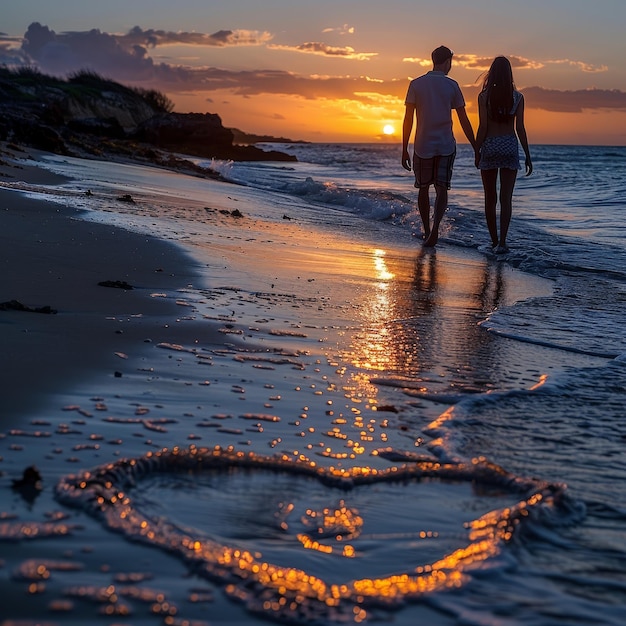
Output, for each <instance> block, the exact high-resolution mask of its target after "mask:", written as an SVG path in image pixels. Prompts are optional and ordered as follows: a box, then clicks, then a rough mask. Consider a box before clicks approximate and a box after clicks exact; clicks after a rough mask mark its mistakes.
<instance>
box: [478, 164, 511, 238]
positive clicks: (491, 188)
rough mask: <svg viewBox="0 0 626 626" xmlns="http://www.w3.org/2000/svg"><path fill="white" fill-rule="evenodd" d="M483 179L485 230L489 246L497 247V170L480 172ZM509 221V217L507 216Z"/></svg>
mask: <svg viewBox="0 0 626 626" xmlns="http://www.w3.org/2000/svg"><path fill="white" fill-rule="evenodd" d="M480 175H481V176H482V179H483V189H484V192H485V219H486V220H487V228H488V229H489V236H490V237H491V245H492V246H497V245H498V224H497V221H496V204H497V202H498V193H497V190H496V181H497V179H498V170H480ZM509 219H510V215H509Z"/></svg>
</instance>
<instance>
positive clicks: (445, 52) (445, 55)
mask: <svg viewBox="0 0 626 626" xmlns="http://www.w3.org/2000/svg"><path fill="white" fill-rule="evenodd" d="M453 54H454V52H452V50H450V48H447V47H446V46H439V47H438V48H435V50H433V52H432V54H431V55H430V56H431V57H432V60H433V63H434V64H435V65H441V64H442V63H445V62H446V61H447V60H448V59H451V58H452V55H453Z"/></svg>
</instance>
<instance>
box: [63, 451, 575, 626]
mask: <svg viewBox="0 0 626 626" xmlns="http://www.w3.org/2000/svg"><path fill="white" fill-rule="evenodd" d="M237 470H245V471H247V472H251V471H252V472H258V471H266V472H267V471H270V472H274V473H276V474H284V473H287V474H289V475H291V476H300V477H303V478H306V479H307V480H314V481H316V483H319V484H320V485H322V486H323V487H324V488H333V489H335V490H336V489H339V490H341V493H343V494H346V500H347V499H348V496H349V495H350V494H351V493H352V492H353V491H354V490H356V489H358V488H359V487H363V486H368V485H369V486H373V485H378V486H380V485H383V484H385V483H386V484H387V485H393V484H398V483H417V484H423V483H424V482H425V481H430V480H439V481H441V482H442V483H448V484H450V483H457V484H458V483H471V484H472V485H473V486H474V487H476V486H477V485H478V486H480V487H482V488H484V489H491V490H494V489H496V490H498V491H499V492H502V493H507V494H510V495H513V496H514V500H515V503H514V504H513V505H511V506H506V507H504V508H501V509H498V510H492V511H489V512H487V513H486V514H483V515H480V516H479V517H477V518H476V519H474V520H472V521H470V522H467V523H466V529H467V532H466V539H464V540H463V541H459V543H460V544H461V545H459V546H458V547H456V548H454V549H452V550H450V551H448V552H446V553H445V554H442V555H441V556H440V557H439V558H436V559H433V560H432V561H431V562H428V563H406V566H405V567H403V570H402V571H401V572H398V573H395V574H391V575H383V576H371V577H360V578H354V579H351V580H345V581H338V582H329V581H327V580H324V579H323V578H322V577H321V576H320V575H315V574H313V573H311V572H309V571H306V570H305V569H302V568H297V567H289V566H281V565H277V564H274V563H271V562H268V561H266V560H264V558H263V555H262V554H261V553H260V552H259V551H258V550H256V549H251V548H250V547H249V546H248V547H246V545H242V544H244V542H239V545H237V541H234V540H215V539H214V538H213V537H211V536H208V535H207V534H206V533H196V532H193V529H189V528H185V527H181V525H180V524H177V523H173V522H172V521H171V520H168V519H163V516H160V515H152V514H147V513H145V512H143V509H142V506H141V505H137V504H136V502H135V501H134V499H133V496H132V493H133V490H134V489H136V488H138V486H139V485H140V483H141V482H142V481H146V480H148V479H150V478H154V477H155V476H159V475H184V476H202V475H203V474H206V473H208V472H213V473H215V472H224V473H228V472H231V473H232V472H233V471H237ZM564 493H565V492H564V487H563V486H559V485H551V484H549V483H546V482H544V481H539V480H533V479H521V478H519V477H515V476H513V475H512V474H509V473H508V472H506V471H504V470H503V469H502V468H500V467H498V466H496V465H494V464H491V463H488V462H487V461H485V460H484V459H476V460H474V461H472V462H471V463H467V464H465V463H448V464H444V463H440V462H437V461H432V462H429V461H420V462H411V463H405V464H402V465H394V466H392V467H389V468H387V469H384V470H377V469H372V468H368V467H352V468H341V469H338V468H333V467H319V466H317V465H316V464H315V463H313V462H310V461H299V460H294V459H291V458H288V457H286V456H264V455H260V454H256V453H253V452H246V453H244V452H240V451H237V450H235V449H234V448H227V449H224V448H221V447H215V448H197V447H195V446H190V447H188V448H172V449H163V450H161V451H159V452H150V453H148V454H146V455H144V456H143V457H140V458H137V459H127V460H120V461H117V462H115V463H111V464H106V465H101V466H98V467H96V468H94V469H92V470H89V471H84V472H82V473H80V474H78V475H71V476H66V477H65V478H63V479H62V480H61V481H60V482H59V483H58V485H57V487H56V497H57V499H58V500H59V501H61V502H62V503H64V504H67V505H71V506H75V507H80V508H82V509H84V510H86V511H87V512H89V513H90V514H92V515H94V516H96V517H98V518H99V519H100V520H101V521H102V522H103V523H104V524H105V525H106V527H107V528H109V529H110V530H113V531H116V532H120V533H122V534H123V535H125V536H126V537H128V538H129V539H133V540H136V541H142V542H145V543H146V544H148V545H151V546H155V547H158V548H160V549H163V550H166V551H168V552H170V553H172V554H174V555H176V556H177V557H179V558H181V559H183V560H184V561H185V562H186V563H188V565H189V566H190V568H193V571H194V572H195V573H197V574H199V575H202V576H205V577H207V578H209V579H211V580H212V581H214V582H216V583H218V584H220V585H222V587H223V589H224V591H225V593H226V594H228V595H229V596H230V597H231V598H233V599H235V600H237V601H240V602H242V603H243V604H244V605H245V606H246V607H247V609H248V610H250V611H252V612H256V613H259V614H262V615H263V616H264V617H266V618H270V619H277V620H281V621H292V622H294V621H295V622H298V621H311V620H318V621H321V622H324V623H329V622H335V621H337V622H346V621H351V622H362V621H364V620H366V619H367V618H368V616H369V614H370V609H371V608H372V607H386V608H390V609H393V608H398V607H400V606H402V605H403V604H405V603H406V602H409V601H411V600H417V599H419V598H421V597H422V596H423V595H424V594H426V593H432V592H435V591H438V590H444V589H449V588H454V587H459V586H461V585H463V584H464V583H465V582H466V581H467V580H468V578H469V573H468V572H469V570H470V568H472V567H476V566H477V565H478V564H481V563H483V562H485V561H487V560H488V559H492V558H493V557H495V556H496V555H498V554H499V553H500V552H501V551H502V549H503V547H504V546H505V545H506V543H507V542H509V541H510V540H511V539H512V538H513V536H514V535H515V534H516V533H517V532H518V530H519V529H520V527H521V526H522V525H523V524H526V523H528V522H529V521H530V520H532V519H536V518H537V517H538V516H541V515H546V514H549V513H550V512H551V511H554V510H556V509H558V508H559V506H560V504H561V503H562V501H563V498H564ZM517 498H519V499H517ZM284 506H285V507H286V508H285V509H284V511H283V513H284V519H283V521H282V522H280V523H281V524H283V525H284V527H285V529H286V528H287V526H288V524H287V522H286V521H285V520H287V517H288V514H289V512H290V510H289V507H290V506H291V504H290V503H289V502H286V503H285V504H284ZM299 525H300V526H301V528H300V532H298V533H296V536H297V540H298V541H299V542H300V545H301V547H302V548H303V549H308V550H317V551H319V552H321V553H325V552H326V553H334V554H335V555H338V556H340V557H342V558H347V559H349V558H354V557H355V556H356V554H355V548H354V545H353V544H354V540H356V539H357V538H358V536H359V534H360V532H361V529H362V526H363V519H362V518H361V516H360V514H359V512H358V510H357V509H355V508H354V507H352V506H350V505H349V504H346V502H345V501H344V500H343V499H341V500H340V501H339V503H338V504H337V505H336V506H334V507H333V506H330V507H322V508H320V509H318V510H316V509H309V510H307V512H306V513H305V514H303V515H301V518H300V522H299ZM246 543H247V542H246ZM233 544H235V545H233ZM365 563H366V561H365ZM364 569H365V570H366V569H367V568H366V567H364V566H362V567H360V569H359V570H358V571H359V573H363V570H364Z"/></svg>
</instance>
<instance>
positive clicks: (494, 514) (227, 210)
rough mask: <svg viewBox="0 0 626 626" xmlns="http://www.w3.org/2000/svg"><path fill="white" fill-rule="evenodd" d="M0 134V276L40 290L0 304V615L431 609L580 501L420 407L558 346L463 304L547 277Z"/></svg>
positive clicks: (509, 383)
mask: <svg viewBox="0 0 626 626" xmlns="http://www.w3.org/2000/svg"><path fill="white" fill-rule="evenodd" d="M6 150H7V152H5V154H4V160H5V164H4V165H3V166H2V170H1V172H2V175H3V177H2V183H3V186H4V187H5V188H3V189H0V232H1V233H2V240H3V244H4V245H3V246H2V250H3V251H2V259H3V267H4V269H5V271H4V272H3V281H2V284H3V293H2V296H1V297H0V300H2V301H3V302H10V301H18V302H19V303H21V304H23V305H25V306H27V307H29V308H32V309H38V308H41V307H50V309H52V310H53V311H54V312H52V311H50V312H48V310H47V309H46V310H44V312H37V311H25V310H15V309H11V308H9V310H2V311H0V316H1V319H0V328H1V329H2V342H3V351H2V356H1V357H0V358H2V371H3V384H2V388H3V393H2V400H1V407H2V408H1V410H0V414H1V416H2V424H1V429H2V433H1V436H0V437H1V438H0V457H1V459H2V461H1V464H0V471H1V472H2V475H1V480H2V491H3V498H2V507H1V509H2V520H1V523H2V526H1V528H2V532H1V533H0V540H1V543H0V545H1V546H2V555H1V557H0V559H1V564H2V568H1V569H0V573H1V574H2V578H1V579H0V591H1V594H2V597H3V598H10V600H8V601H5V602H4V606H3V613H1V614H0V618H1V619H2V620H3V621H0V623H1V624H3V626H4V625H5V624H6V625H7V626H8V625H9V624H18V623H19V624H21V625H22V624H36V623H42V622H45V623H46V624H84V623H90V624H111V623H116V624H146V625H148V624H161V623H165V624H196V625H198V626H199V625H200V624H255V623H262V622H265V621H266V620H267V619H270V620H277V621H291V622H293V623H306V622H309V623H346V622H347V623H355V622H356V623H360V622H363V621H371V620H374V619H391V620H393V621H394V623H396V624H412V623H416V621H418V620H421V619H428V620H429V621H431V622H432V623H436V624H442V625H445V624H454V623H458V621H457V618H458V614H457V615H455V613H454V611H453V610H451V606H454V603H455V600H454V599H453V600H452V605H451V606H450V605H448V604H447V602H448V600H446V599H445V598H449V597H450V596H452V598H455V597H458V594H457V592H458V593H459V594H461V597H462V596H463V594H466V593H469V594H470V596H471V591H467V589H468V588H469V589H471V588H472V585H474V586H475V585H478V586H479V587H480V585H482V584H485V585H487V586H488V584H489V581H490V580H491V578H490V577H495V578H496V579H499V578H501V577H502V575H503V572H506V571H507V569H508V568H510V567H512V560H514V557H512V556H511V554H510V552H509V549H508V548H507V544H508V543H509V542H510V541H511V540H512V538H513V537H514V538H515V541H518V539H517V537H518V536H523V535H524V533H523V529H525V528H527V527H528V526H529V525H530V526H531V527H533V526H532V525H533V524H541V523H543V522H542V521H545V520H546V518H549V519H550V520H552V523H554V524H555V525H558V524H557V523H556V521H555V520H559V519H561V520H565V519H566V520H567V523H568V524H576V523H579V522H580V520H581V518H582V516H583V513H582V508H581V506H580V502H579V501H577V499H576V498H570V496H569V495H568V492H567V489H566V488H565V487H564V486H563V485H562V483H561V482H559V481H558V480H555V478H556V477H552V476H547V475H536V474H531V473H525V472H524V467H523V466H522V467H518V466H517V465H516V462H515V459H511V461H512V463H511V466H500V465H497V464H495V463H494V460H495V461H497V462H498V463H502V461H503V460H504V459H505V458H506V455H504V456H502V457H500V458H497V457H499V452H498V447H497V445H496V444H495V443H493V444H492V445H490V439H489V437H488V436H487V435H486V434H484V435H481V437H480V439H479V441H480V442H481V445H482V449H479V450H478V451H477V453H476V454H472V455H470V456H468V457H465V456H463V455H462V454H460V451H461V450H463V449H464V448H463V445H461V444H460V443H459V442H458V441H456V440H455V436H453V434H452V433H451V432H450V431H448V430H447V428H446V424H447V422H448V421H449V420H450V419H451V416H452V414H453V413H454V411H455V410H460V409H455V406H457V405H459V406H461V405H463V406H466V404H464V403H467V401H471V399H472V397H474V398H478V397H479V396H480V398H481V401H484V402H485V403H486V404H487V405H488V406H491V405H490V404H489V402H490V398H491V397H496V396H498V394H506V393H507V392H511V397H512V398H513V397H516V396H515V394H516V393H517V394H519V393H521V392H520V391H519V390H521V389H524V390H529V391H530V390H533V389H535V388H541V386H542V385H543V384H544V381H545V378H546V377H549V376H551V375H552V374H560V373H561V372H562V371H563V370H564V367H563V360H562V357H561V356H560V355H559V354H556V353H555V351H554V350H550V349H548V348H546V347H545V346H544V345H541V342H540V341H538V342H535V343H534V344H533V343H526V344H524V347H523V349H520V344H519V343H517V342H515V341H511V340H508V341H507V340H506V339H503V338H501V337H498V336H497V334H494V333H489V332H487V331H486V330H485V329H484V328H483V327H481V325H480V324H479V323H478V322H482V321H483V320H484V319H485V318H487V317H488V315H489V313H492V312H493V311H494V310H498V309H500V308H501V309H503V310H506V309H507V308H508V307H512V306H514V305H516V304H519V303H524V302H526V301H528V302H533V301H535V300H537V299H541V298H549V297H550V296H551V295H552V294H553V290H554V285H553V282H552V281H551V280H549V279H546V278H542V277H538V276H536V275H530V274H527V273H524V272H522V271H519V270H517V269H515V268H514V267H513V266H511V265H510V264H505V263H501V262H497V261H493V260H491V259H489V258H488V257H487V256H486V255H485V254H482V253H481V252H480V251H478V250H475V249H472V248H462V247H458V246H453V245H446V243H445V241H446V240H445V234H444V243H443V245H441V246H439V247H438V248H437V250H436V252H424V251H422V250H421V246H420V243H419V241H417V240H416V238H415V235H414V233H412V232H410V231H401V232H399V231H398V229H396V228H394V227H393V224H386V223H378V224H377V227H376V232H375V234H374V235H372V233H371V232H370V231H369V230H368V229H367V228H364V227H362V226H359V225H355V226H353V227H351V226H350V225H349V224H344V225H343V226H344V227H345V228H343V229H342V230H339V229H338V228H337V227H336V225H337V224H338V223H339V221H337V220H334V219H330V218H328V219H324V220H322V219H320V216H319V213H318V212H316V211H314V210H312V209H311V208H310V207H308V206H307V205H306V203H305V202H301V203H294V202H293V199H291V198H288V197H286V196H285V195H282V194H280V193H270V192H263V191H259V190H255V189H252V188H249V187H245V186H241V185H235V184H230V183H224V182H219V181H216V180H206V179H200V178H194V177H191V176H185V175H180V174H176V173H174V172H166V171H164V170H156V169H155V168H146V167H138V166H137V167H135V166H131V165H128V164H116V163H107V162H102V163H97V162H88V161H82V160H80V159H75V160H72V159H69V158H67V159H62V158H57V157H51V156H50V155H43V157H42V155H40V154H37V153H32V154H31V155H28V154H26V153H24V154H21V153H17V152H15V151H10V150H9V149H8V148H7V149H6ZM7 153H8V156H7ZM51 163H52V164H53V166H54V165H56V164H59V163H60V165H62V169H63V170H64V171H65V172H66V173H67V174H66V175H64V176H61V175H60V174H58V173H55V167H51V166H50V164H51ZM72 176H73V177H72ZM64 198H65V201H64ZM120 198H122V200H121V199H120ZM124 198H125V200H124ZM131 200H132V201H131ZM81 207H82V208H81ZM103 282H104V283H106V284H105V285H101V284H99V283H103ZM599 360H603V359H602V358H601V357H599V356H594V355H590V354H580V355H577V356H574V357H572V359H571V360H570V361H569V364H571V363H576V364H577V365H579V366H581V367H590V368H591V367H595V366H597V365H598V362H599ZM505 402H506V398H505ZM467 406H473V405H471V402H470V403H469V404H467ZM475 406H478V404H477V402H476V404H475ZM463 410H464V409H463ZM469 423H470V422H468V424H469ZM462 430H463V427H462V428H461V431H462ZM506 437H507V435H503V439H506ZM452 441H456V442H455V444H454V445H452V443H451V442H452ZM465 445H466V446H467V449H470V448H472V447H476V442H472V441H471V440H470V441H469V442H467V441H466V442H465ZM491 452H493V455H492V454H491ZM494 457H495V458H494ZM30 466H36V467H37V470H38V472H40V474H41V481H40V483H39V484H31V483H29V482H28V481H26V482H24V481H22V482H21V483H20V479H21V477H22V472H23V470H24V469H25V468H27V467H30ZM526 469H530V467H527V468H526ZM16 481H17V483H16ZM103 502H105V504H103ZM503 529H504V530H503ZM520 575H521V574H520ZM505 578H506V576H505ZM277 581H278V582H277ZM441 594H443V596H442V595H441ZM480 595H481V597H484V598H485V605H486V606H487V605H489V602H488V601H487V600H486V597H487V595H488V594H485V593H481V594H480ZM442 597H443V598H444V599H443V600H442V599H441V598H442ZM471 597H473V596H471ZM465 611H466V609H459V614H463V613H464V612H465ZM502 611H503V614H509V612H511V614H509V617H511V615H512V614H513V613H512V612H513V609H512V608H511V609H509V608H506V609H504V608H503V609H502ZM390 616H391V617H390ZM465 616H466V618H467V619H469V620H470V623H473V622H472V621H471V619H470V617H468V614H467V613H465ZM511 619H512V617H511ZM512 623H515V622H512ZM537 623H546V624H547V623H549V622H547V621H543V622H541V621H538V622H537ZM563 623H567V622H563ZM607 623H611V622H610V619H609V621H607Z"/></svg>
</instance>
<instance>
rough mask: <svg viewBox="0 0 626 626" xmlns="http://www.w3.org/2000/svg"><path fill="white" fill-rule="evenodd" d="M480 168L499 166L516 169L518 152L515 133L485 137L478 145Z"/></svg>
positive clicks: (490, 168)
mask: <svg viewBox="0 0 626 626" xmlns="http://www.w3.org/2000/svg"><path fill="white" fill-rule="evenodd" d="M478 167H479V168H480V169H481V170H496V169H499V168H501V167H503V168H506V169H509V170H518V169H519V168H520V164H519V152H518V146H517V137H516V136H515V135H499V136H497V137H487V139H485V141H484V143H483V145H482V146H481V147H480V161H479V163H478Z"/></svg>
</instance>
